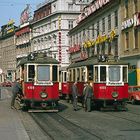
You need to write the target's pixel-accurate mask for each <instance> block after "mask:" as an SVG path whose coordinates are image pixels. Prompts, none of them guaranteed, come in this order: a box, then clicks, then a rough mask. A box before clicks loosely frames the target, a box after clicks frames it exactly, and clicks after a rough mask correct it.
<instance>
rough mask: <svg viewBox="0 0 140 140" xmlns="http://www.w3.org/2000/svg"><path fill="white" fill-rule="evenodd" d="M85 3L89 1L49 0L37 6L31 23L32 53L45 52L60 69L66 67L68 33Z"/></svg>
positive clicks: (67, 62) (67, 59)
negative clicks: (58, 63)
mask: <svg viewBox="0 0 140 140" xmlns="http://www.w3.org/2000/svg"><path fill="white" fill-rule="evenodd" d="M77 2H78V3H77ZM87 3H89V1H87V2H85V3H83V2H81V3H79V1H72V0H65V1H64V0H50V1H47V2H45V3H44V4H42V5H39V6H38V9H37V10H36V11H34V18H33V22H32V32H33V38H32V45H31V46H32V51H45V52H46V54H47V55H48V56H51V57H54V58H56V59H57V60H58V61H59V62H60V64H61V66H62V67H63V66H67V65H68V64H69V55H68V49H69V42H68V36H67V35H68V31H69V30H70V29H72V28H73V27H74V26H75V24H76V23H75V22H74V21H75V19H76V17H77V16H78V15H79V14H80V10H81V7H83V6H85V5H86V4H87Z"/></svg>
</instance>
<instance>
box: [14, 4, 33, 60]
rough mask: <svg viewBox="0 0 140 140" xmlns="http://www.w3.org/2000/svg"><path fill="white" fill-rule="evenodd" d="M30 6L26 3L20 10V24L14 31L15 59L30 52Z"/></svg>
mask: <svg viewBox="0 0 140 140" xmlns="http://www.w3.org/2000/svg"><path fill="white" fill-rule="evenodd" d="M30 20H31V19H30V6H29V5H27V6H26V8H25V9H24V10H23V11H22V13H21V17H20V25H19V27H18V28H17V29H16V31H15V45H16V59H17V61H18V60H20V59H21V58H22V57H26V56H27V55H28V54H29V53H30V52H31V38H32V33H31V25H30Z"/></svg>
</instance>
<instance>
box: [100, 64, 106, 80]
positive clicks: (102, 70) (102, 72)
mask: <svg viewBox="0 0 140 140" xmlns="http://www.w3.org/2000/svg"><path fill="white" fill-rule="evenodd" d="M100 81H106V66H101V67H100Z"/></svg>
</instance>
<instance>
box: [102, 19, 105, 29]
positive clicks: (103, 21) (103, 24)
mask: <svg viewBox="0 0 140 140" xmlns="http://www.w3.org/2000/svg"><path fill="white" fill-rule="evenodd" d="M102 31H103V32H105V18H102Z"/></svg>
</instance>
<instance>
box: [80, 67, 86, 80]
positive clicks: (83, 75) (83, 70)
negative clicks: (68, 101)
mask: <svg viewBox="0 0 140 140" xmlns="http://www.w3.org/2000/svg"><path fill="white" fill-rule="evenodd" d="M81 76H82V81H85V69H84V68H82V69H81Z"/></svg>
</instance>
